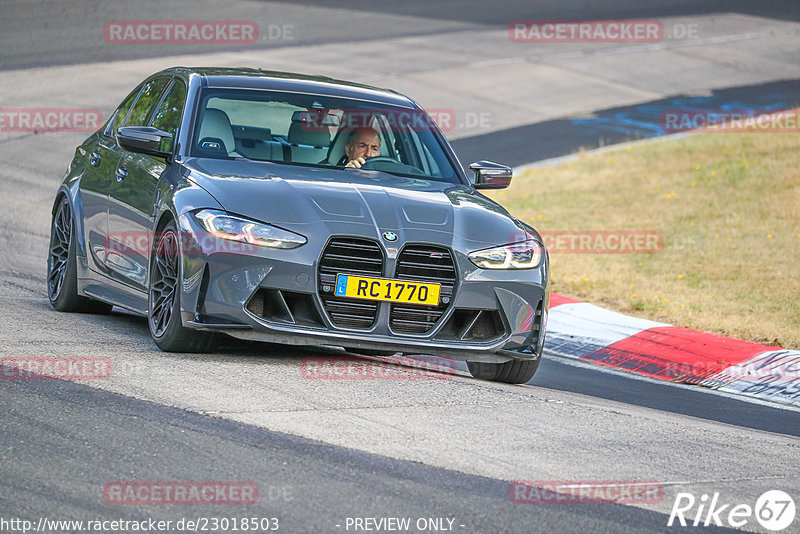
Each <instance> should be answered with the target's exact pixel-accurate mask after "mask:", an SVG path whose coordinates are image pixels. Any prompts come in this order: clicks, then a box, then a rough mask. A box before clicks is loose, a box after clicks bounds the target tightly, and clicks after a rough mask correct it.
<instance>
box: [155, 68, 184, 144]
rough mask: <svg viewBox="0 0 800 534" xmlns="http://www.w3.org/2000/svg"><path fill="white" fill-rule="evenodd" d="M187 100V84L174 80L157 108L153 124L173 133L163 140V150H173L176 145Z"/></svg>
mask: <svg viewBox="0 0 800 534" xmlns="http://www.w3.org/2000/svg"><path fill="white" fill-rule="evenodd" d="M185 100H186V86H185V85H183V82H182V81H181V80H177V79H176V80H174V81H173V82H172V85H171V86H170V88H169V89H168V90H167V93H166V95H164V99H163V100H162V101H161V104H160V105H159V106H158V109H157V110H156V114H155V116H154V117H153V122H152V124H151V126H153V127H155V128H158V129H159V130H163V131H165V132H168V133H171V134H172V137H171V138H169V139H164V140H163V141H161V150H163V151H164V152H172V148H173V146H175V137H176V136H177V135H178V126H179V125H180V122H181V116H182V115H183V105H184V102H185Z"/></svg>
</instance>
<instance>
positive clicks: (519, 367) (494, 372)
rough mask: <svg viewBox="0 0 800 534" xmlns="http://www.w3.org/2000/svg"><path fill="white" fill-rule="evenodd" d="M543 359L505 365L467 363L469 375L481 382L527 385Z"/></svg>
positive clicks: (517, 361) (519, 361)
mask: <svg viewBox="0 0 800 534" xmlns="http://www.w3.org/2000/svg"><path fill="white" fill-rule="evenodd" d="M540 360H541V357H539V358H536V359H535V360H511V361H510V362H505V363H487V362H467V368H468V369H469V373H470V374H471V375H472V376H473V377H475V378H478V379H480V380H491V381H493V382H504V383H506V384H525V383H527V382H528V381H529V380H530V379H531V378H533V375H535V374H536V370H537V369H539V361H540Z"/></svg>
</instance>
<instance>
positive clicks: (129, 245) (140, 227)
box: [107, 78, 186, 291]
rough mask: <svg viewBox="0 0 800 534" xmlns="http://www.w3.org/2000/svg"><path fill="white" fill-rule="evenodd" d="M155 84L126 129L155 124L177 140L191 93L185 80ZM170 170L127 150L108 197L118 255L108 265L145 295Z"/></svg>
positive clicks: (168, 144)
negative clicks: (162, 188)
mask: <svg viewBox="0 0 800 534" xmlns="http://www.w3.org/2000/svg"><path fill="white" fill-rule="evenodd" d="M151 83H152V85H151V86H149V87H148V86H145V88H144V89H143V90H142V95H141V97H140V98H139V100H138V101H137V103H136V105H135V106H134V108H133V109H132V110H131V113H130V116H129V117H128V120H127V121H126V123H125V126H150V125H153V126H155V127H157V128H161V129H164V130H166V131H169V132H170V133H172V134H173V140H174V135H175V134H176V133H177V127H178V126H177V125H178V123H179V121H180V116H181V113H182V112H183V105H184V101H185V99H186V88H185V86H184V85H183V82H181V81H180V80H170V79H169V78H158V79H156V80H153V82H151ZM170 128H171V129H170ZM173 140H168V141H165V145H164V146H162V148H164V150H167V151H170V152H171V151H172V143H173ZM166 168H167V164H166V162H165V161H164V159H163V158H157V157H153V156H148V155H146V154H139V153H134V152H130V151H127V150H122V156H121V157H120V160H119V164H118V166H117V170H116V173H115V183H114V184H113V185H112V187H111V193H110V195H109V204H108V205H109V212H108V232H109V238H110V241H113V243H114V247H113V248H114V253H113V254H109V257H108V260H107V264H108V265H109V267H110V269H111V271H112V276H113V277H114V278H115V279H117V280H119V281H121V282H124V283H125V284H127V285H129V286H131V287H132V288H134V289H136V290H140V291H146V290H147V285H148V280H147V273H148V267H149V260H150V248H151V245H152V236H151V231H152V228H153V225H154V222H155V221H154V217H155V215H156V213H155V211H156V207H157V205H158V198H157V189H158V183H159V179H160V178H161V175H162V174H163V173H164V171H165V170H166Z"/></svg>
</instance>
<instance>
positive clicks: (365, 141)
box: [344, 132, 381, 160]
mask: <svg viewBox="0 0 800 534" xmlns="http://www.w3.org/2000/svg"><path fill="white" fill-rule="evenodd" d="M344 152H345V154H347V159H349V160H354V159H358V158H365V159H366V158H376V157H378V156H380V155H381V139H380V137H378V136H377V134H374V133H370V132H360V133H359V134H357V135H356V138H355V139H354V140H353V144H352V145H349V144H348V145H345V146H344Z"/></svg>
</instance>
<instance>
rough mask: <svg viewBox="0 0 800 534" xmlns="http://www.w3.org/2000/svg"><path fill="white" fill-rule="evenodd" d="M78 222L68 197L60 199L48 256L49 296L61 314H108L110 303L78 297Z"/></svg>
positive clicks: (51, 227) (54, 216) (53, 223)
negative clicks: (76, 225)
mask: <svg viewBox="0 0 800 534" xmlns="http://www.w3.org/2000/svg"><path fill="white" fill-rule="evenodd" d="M75 247H76V244H75V221H74V220H73V218H72V210H71V208H70V205H69V200H67V197H63V196H62V197H61V201H60V202H59V203H58V207H57V208H56V212H55V214H54V215H53V221H52V223H51V224H50V249H49V251H48V254H47V297H48V299H49V300H50V304H51V305H52V306H53V308H55V309H56V310H58V311H61V312H77V313H108V312H110V311H111V304H106V303H105V302H100V301H97V300H93V299H90V298H88V297H84V296H81V295H79V294H78V263H77V258H76V255H75Z"/></svg>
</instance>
